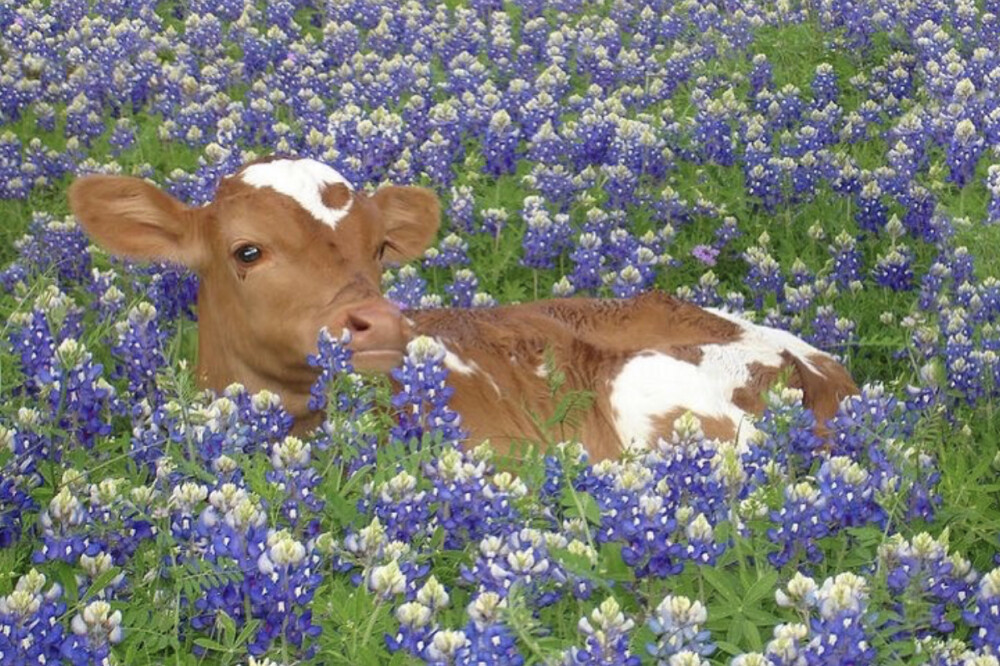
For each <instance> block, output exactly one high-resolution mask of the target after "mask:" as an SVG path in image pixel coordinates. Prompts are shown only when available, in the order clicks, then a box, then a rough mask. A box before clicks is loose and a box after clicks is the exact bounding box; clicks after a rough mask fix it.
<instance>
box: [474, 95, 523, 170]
mask: <svg viewBox="0 0 1000 666" xmlns="http://www.w3.org/2000/svg"><path fill="white" fill-rule="evenodd" d="M519 139H520V136H519V133H518V129H517V126H516V125H514V124H513V123H512V122H511V119H510V115H509V114H508V113H507V112H506V111H504V110H500V111H497V112H496V113H495V114H493V117H492V118H490V123H489V127H488V129H487V130H486V136H485V138H484V140H483V154H484V155H485V157H486V173H487V174H489V175H491V176H494V177H496V176H501V175H503V174H506V173H511V172H512V171H513V170H514V163H515V161H516V159H517V147H518V141H519Z"/></svg>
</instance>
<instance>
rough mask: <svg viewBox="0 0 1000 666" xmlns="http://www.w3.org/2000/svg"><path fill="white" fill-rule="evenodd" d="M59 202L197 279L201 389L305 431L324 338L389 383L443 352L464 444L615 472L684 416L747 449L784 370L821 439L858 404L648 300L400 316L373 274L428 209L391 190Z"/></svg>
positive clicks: (747, 329)
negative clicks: (418, 356) (558, 410)
mask: <svg viewBox="0 0 1000 666" xmlns="http://www.w3.org/2000/svg"><path fill="white" fill-rule="evenodd" d="M69 198H70V204H71V206H72V209H73V212H74V213H75V214H76V216H77V217H78V218H79V220H80V222H81V223H82V225H83V227H84V228H85V229H86V230H87V232H88V233H89V234H90V236H91V237H92V238H93V239H94V240H95V241H96V242H97V243H99V244H100V245H102V246H104V247H105V248H107V249H108V250H109V251H111V252H112V253H114V254H117V255H121V256H126V257H130V258H133V259H140V260H158V261H173V262H178V263H181V264H184V265H185V266H188V267H189V268H191V269H192V270H193V271H195V272H196V273H197V274H198V276H199V279H200V283H199V284H200V287H199V292H198V318H199V343H198V368H197V373H198V379H199V381H200V382H201V383H202V384H203V385H204V386H206V387H210V388H214V389H216V390H221V389H223V388H224V387H226V386H227V385H229V384H230V383H232V382H241V383H242V384H244V385H246V386H247V387H248V388H249V389H250V390H253V391H257V390H261V389H269V390H271V391H274V392H276V393H278V394H280V395H281V397H282V399H283V401H284V404H285V406H286V408H287V409H288V410H289V411H290V412H291V413H292V415H293V416H295V418H296V421H297V429H299V430H305V429H308V428H310V427H312V426H314V425H315V424H316V423H318V421H319V418H320V415H318V414H315V413H310V411H309V409H308V407H307V403H308V399H309V388H310V386H311V385H312V383H313V381H314V380H315V379H316V376H317V374H316V370H315V369H314V368H311V367H309V365H307V363H306V356H307V355H308V354H310V353H315V350H316V338H317V334H318V332H319V329H320V328H322V327H324V326H326V327H327V328H329V329H330V330H331V331H334V332H336V331H340V330H342V329H347V330H349V331H350V333H351V336H352V339H351V348H352V349H353V352H354V356H353V361H354V366H355V368H356V369H358V370H361V371H374V372H388V371H389V370H390V369H391V368H393V367H395V366H396V365H398V364H399V363H400V361H401V360H402V357H403V354H404V352H405V347H406V344H407V342H408V341H409V340H410V339H412V338H413V337H414V336H416V335H428V336H432V337H434V338H436V339H437V341H438V342H439V343H440V344H442V345H443V346H444V347H445V349H446V351H447V353H446V356H445V364H446V365H447V367H448V368H449V370H450V373H449V379H448V381H449V383H450V384H451V385H453V386H454V387H455V389H456V390H455V394H454V396H453V398H452V402H451V404H452V407H453V408H454V409H455V410H456V411H457V412H458V413H459V414H461V417H462V425H463V427H465V428H466V429H467V430H468V431H469V432H470V434H471V437H470V439H469V443H470V444H475V443H478V442H480V441H482V440H483V439H487V438H488V439H489V440H490V442H491V443H492V444H493V445H494V446H496V447H497V448H499V449H500V450H506V449H508V448H509V447H510V446H511V445H512V444H514V443H517V442H522V441H539V440H542V439H544V438H545V437H546V436H548V435H553V436H557V437H559V438H571V437H575V438H579V439H580V441H582V442H583V444H584V446H585V448H586V449H587V450H588V452H589V453H590V455H591V458H592V459H595V460H599V459H603V458H608V457H614V456H617V455H619V454H620V453H621V451H622V450H623V449H624V448H630V447H645V446H648V445H649V444H650V443H652V442H655V441H656V438H658V437H669V436H670V434H671V433H672V429H673V425H674V420H675V419H676V418H677V417H679V416H680V415H682V414H683V413H685V412H688V411H690V412H692V413H694V414H695V415H696V416H698V417H699V418H700V419H701V422H702V426H703V429H704V430H705V432H706V434H707V435H709V436H712V437H718V438H722V439H729V438H733V437H741V438H742V435H744V434H746V433H747V432H750V431H751V430H752V426H750V424H749V423H747V422H746V417H747V415H748V414H758V413H760V412H761V410H762V409H763V407H764V404H763V398H762V393H763V392H764V391H765V390H766V389H767V388H768V387H769V386H770V385H771V384H773V383H774V382H775V381H776V379H777V378H778V377H779V375H782V374H783V373H787V376H788V383H789V384H790V385H791V386H793V387H798V388H801V389H802V391H803V395H804V402H805V404H806V406H808V407H810V408H811V409H812V410H813V412H814V413H815V415H816V417H817V421H818V422H819V423H820V424H822V423H823V422H825V420H826V419H828V418H830V417H831V416H832V415H833V414H834V413H835V411H836V409H837V405H838V404H839V401H840V400H841V398H843V397H844V396H846V395H849V394H851V393H855V392H856V391H857V389H856V387H855V385H854V383H853V382H852V381H851V378H850V376H849V375H848V374H847V372H846V371H845V370H844V368H843V367H841V366H840V365H839V364H838V363H837V362H836V361H834V360H833V359H832V358H831V357H830V356H828V355H827V354H824V353H823V352H821V351H819V350H817V349H815V348H813V347H811V346H809V345H808V344H806V343H805V342H803V341H801V340H799V339H798V338H796V337H794V336H793V335H791V334H789V333H786V332H784V331H779V330H775V329H771V328H767V327H763V326H757V325H754V324H751V323H748V322H746V321H743V320H741V319H739V318H737V317H734V316H732V315H729V314H724V313H721V312H715V311H712V310H706V309H702V308H699V307H696V306H694V305H691V304H688V303H684V302H682V301H679V300H677V299H675V298H672V297H670V296H668V295H666V294H663V293H658V292H656V293H649V294H646V295H643V296H639V297H637V298H633V299H627V300H608V299H585V298H575V299H559V300H547V301H540V302H535V303H529V304H525V305H513V306H505V307H497V308H490V309H477V310H465V309H435V310H425V311H407V312H406V313H402V312H400V310H399V309H398V308H397V307H396V306H395V305H393V304H392V303H390V302H389V301H387V300H386V299H385V298H383V297H382V295H381V293H380V291H379V282H380V277H381V274H382V270H383V265H384V263H389V262H392V263H399V262H404V261H407V260H409V259H412V258H415V257H418V256H420V254H421V253H422V252H423V251H424V249H425V248H426V247H427V245H428V244H429V243H430V241H431V240H432V238H433V237H434V235H435V233H436V232H437V228H438V222H439V206H438V202H437V198H436V197H435V196H434V194H433V193H432V192H430V191H429V190H425V189H421V188H416V187H396V186H387V187H383V188H381V189H379V190H377V191H376V192H375V193H374V194H372V195H366V194H365V193H363V192H359V191H356V190H354V189H353V188H352V187H351V184H350V183H349V182H348V181H347V180H346V179H345V178H344V177H343V176H341V175H340V174H339V173H338V172H337V171H335V170H334V169H332V168H330V167H328V166H326V165H324V164H321V163H319V162H316V161H314V160H309V159H284V158H269V159H264V160H259V161H256V162H252V163H250V164H248V165H246V166H244V167H243V168H242V169H240V170H239V171H238V172H237V173H236V174H234V175H232V176H230V177H227V178H224V179H223V180H222V182H221V184H220V185H219V188H218V192H217V193H216V197H215V199H214V200H213V201H212V202H211V203H210V204H208V205H206V206H204V207H201V208H190V207H187V206H185V205H184V204H182V203H180V202H179V201H177V200H176V199H174V198H173V197H171V196H170V195H168V194H166V193H164V192H162V191H161V190H159V189H157V188H156V187H155V186H153V185H151V184H149V183H148V182H145V181H143V180H139V179H136V178H127V177H118V176H87V177H84V178H81V179H79V180H77V181H76V182H75V183H73V185H72V187H71V188H70V191H69ZM552 368H558V369H559V370H560V371H562V372H563V373H565V377H566V381H565V385H564V389H565V390H578V391H588V392H591V393H592V395H593V399H592V401H591V402H590V404H589V407H588V408H587V409H586V411H585V413H584V414H583V415H582V418H580V419H579V420H578V422H577V424H576V426H575V428H574V429H573V430H572V431H563V432H556V433H545V432H541V431H540V426H539V424H540V423H543V422H545V420H546V419H547V418H548V417H550V416H551V415H552V413H553V411H554V409H555V407H556V402H557V400H558V396H556V397H553V396H552V395H551V390H550V385H551V383H550V381H549V378H548V377H547V373H548V372H550V371H551V369H552Z"/></svg>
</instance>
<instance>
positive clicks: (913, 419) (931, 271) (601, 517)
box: [0, 0, 1000, 666]
mask: <svg viewBox="0 0 1000 666" xmlns="http://www.w3.org/2000/svg"><path fill="white" fill-rule="evenodd" d="M275 152H276V153H284V154H291V155H300V156H308V157H313V158H315V159H318V160H320V161H323V162H326V163H327V164H330V165H331V166H333V167H335V168H336V169H338V170H339V171H340V172H341V173H343V174H344V175H345V176H346V177H347V178H348V179H349V180H350V181H351V182H353V183H354V184H355V185H356V186H357V187H359V188H360V187H370V188H374V187H375V186H377V185H378V184H380V183H385V182H391V183H396V184H417V185H423V186H425V187H430V188H432V189H434V190H435V191H436V192H437V193H438V195H439V197H440V199H441V202H442V208H443V211H444V214H443V222H442V229H441V232H440V233H439V236H438V238H437V240H436V242H435V244H434V246H433V247H432V248H431V249H429V250H428V251H427V252H426V253H425V255H424V256H423V257H422V258H421V260H420V261H418V262H414V263H412V264H410V265H407V266H403V267H398V268H392V269H390V270H388V271H387V272H386V273H385V274H384V276H383V282H384V291H385V293H386V294H387V296H388V297H389V298H390V299H392V300H393V301H395V302H397V303H399V304H401V305H402V306H404V307H407V308H437V307H474V308H480V307H491V306H493V305H495V304H506V303H514V302H526V301H530V300H533V299H538V298H551V297H557V298H558V297H567V298H568V297H573V296H575V295H588V296H594V295H597V296H605V297H628V296H633V295H636V294H639V293H642V292H645V291H648V290H651V289H660V290H664V291H666V292H669V293H672V294H676V295H679V296H681V297H683V298H685V299H687V300H690V301H692V302H695V303H697V304H699V305H704V306H712V307H717V308H722V309H724V310H728V311H731V312H734V313H745V316H747V317H750V318H754V319H755V320H756V321H758V322H761V323H765V324H767V325H769V326H774V327H777V328H782V329H787V330H789V331H792V332H793V333H795V334H796V335H798V336H800V337H802V338H804V339H805V340H807V341H809V342H810V343H812V344H814V345H816V346H817V347H820V348H822V349H824V350H826V351H828V352H830V353H832V354H834V355H836V356H837V357H838V358H839V359H841V360H842V361H843V363H844V364H845V365H846V367H848V368H849V369H850V371H851V373H852V374H853V376H854V377H855V379H856V380H857V382H858V384H859V385H861V386H862V390H861V393H860V394H859V395H857V396H854V397H851V398H848V399H846V400H845V401H844V402H843V404H842V406H841V409H840V412H839V413H838V415H837V416H836V417H835V418H834V419H833V420H832V421H831V422H830V423H829V429H830V433H831V434H830V436H829V438H828V439H821V438H820V437H818V436H817V435H816V433H815V429H814V426H815V425H816V423H815V419H814V418H813V416H812V414H811V412H809V411H807V410H805V409H804V408H803V407H802V405H801V393H800V392H798V391H797V390H794V389H788V388H784V387H781V386H778V387H776V388H775V389H773V390H772V391H771V392H770V393H769V394H768V396H767V408H766V410H765V412H764V413H763V414H762V415H761V416H760V418H759V419H758V421H757V423H756V428H757V430H758V431H759V434H758V435H756V436H755V437H753V438H752V439H751V440H750V442H749V443H747V444H745V445H738V444H736V443H735V442H720V441H715V440H710V439H707V438H706V437H705V436H704V434H703V433H702V431H701V425H700V423H699V422H698V420H697V419H696V418H693V417H690V416H685V417H682V419H681V421H680V424H679V427H678V429H677V433H676V434H675V436H674V437H673V439H672V440H671V441H662V440H661V441H660V443H659V444H658V445H657V446H656V447H654V448H653V449H651V450H649V451H648V452H644V453H642V454H638V453H633V454H629V455H628V456H626V457H624V458H622V459H621V460H615V461H603V462H599V463H596V464H591V463H590V462H588V460H587V458H586V456H585V454H584V453H583V448H582V446H581V444H580V443H579V442H574V441H571V440H568V439H566V438H565V437H564V436H563V433H564V432H565V431H566V430H567V429H570V430H571V429H572V426H573V424H574V422H575V421H574V419H575V418H577V417H578V415H579V412H580V408H581V407H580V406H581V405H584V404H586V402H587V396H585V395H578V394H574V393H572V392H567V391H565V390H564V387H563V383H564V379H565V374H564V371H565V369H562V368H557V367H553V368H550V369H549V370H550V372H549V373H548V376H549V378H550V379H549V381H550V383H551V387H550V388H551V391H552V394H553V396H556V398H557V399H558V400H559V407H560V408H559V409H557V410H556V417H553V419H552V420H550V421H549V422H546V423H544V424H542V425H543V426H544V428H543V429H544V430H546V431H547V432H548V433H549V436H548V437H547V438H546V439H545V440H544V441H538V442H533V443H525V445H524V446H523V447H521V448H519V449H518V450H516V451H515V452H514V454H513V455H511V456H507V457H501V456H499V455H496V454H494V453H493V452H491V450H490V448H489V445H488V444H481V445H478V446H473V445H475V444H479V443H478V442H473V443H471V444H469V445H463V432H462V428H461V420H460V418H456V415H455V413H454V412H453V411H452V410H451V409H450V407H449V405H448V398H449V397H450V392H451V389H450V388H448V387H447V386H446V383H447V374H448V373H447V369H446V368H445V366H444V364H443V355H444V353H443V350H442V349H440V348H439V347H438V346H436V345H435V344H434V343H433V342H430V341H428V340H427V339H420V338H418V339H417V340H415V341H414V342H413V343H411V345H410V347H409V348H408V355H407V358H406V361H405V363H404V365H403V366H401V367H400V368H398V369H397V370H395V371H394V373H393V378H394V379H395V381H389V379H388V378H380V377H372V376H361V375H357V374H354V373H353V372H352V371H351V358H350V352H349V351H348V350H347V349H346V348H345V347H344V346H343V339H342V338H341V337H340V336H339V335H338V334H337V332H333V335H331V334H329V333H327V332H325V331H324V332H322V333H319V332H318V333H319V338H318V346H317V353H316V354H315V356H312V357H310V359H309V362H310V363H311V364H312V365H313V366H314V367H315V368H316V372H317V377H318V379H317V381H316V384H315V385H314V386H313V389H312V400H313V402H312V405H313V406H314V407H316V408H317V409H323V410H326V413H327V415H328V416H327V419H326V421H325V423H324V424H323V426H322V427H321V428H320V429H318V430H317V431H316V432H314V433H312V434H311V435H308V436H292V435H291V434H290V429H291V425H292V423H291V418H290V417H289V415H288V414H287V413H286V412H285V410H284V409H283V408H282V405H281V403H280V400H279V399H278V398H277V396H276V395H274V394H270V393H267V392H263V393H258V394H250V393H248V392H247V391H246V390H245V389H244V388H243V387H241V386H238V385H234V386H231V387H229V388H228V389H227V390H226V391H224V392H223V393H222V394H221V395H216V394H212V393H209V392H206V391H202V390H200V389H199V388H198V386H197V385H196V383H195V380H194V376H193V372H192V368H193V366H194V358H195V347H196V340H197V324H196V321H197V305H196V302H195V301H196V293H197V278H196V277H195V276H194V275H192V274H190V273H188V272H186V271H185V270H183V269H181V268H179V267H176V266H172V265H167V264H158V265H139V264H134V263H130V262H127V261H124V260H120V259H116V258H114V257H111V256H109V255H107V254H106V253H104V252H103V251H101V250H100V249H98V248H96V247H94V246H92V245H90V243H89V241H88V239H87V238H86V236H85V235H84V234H83V232H82V231H81V229H80V228H79V227H78V225H77V224H76V222H75V221H74V219H73V217H72V216H71V215H68V207H67V203H66V188H67V186H68V184H69V183H70V182H71V181H72V179H73V177H75V176H78V175H83V174H91V173H121V174H131V175H136V176H141V177H146V178H149V179H151V180H152V181H154V182H156V183H157V184H158V185H160V186H162V187H163V188H164V189H166V190H167V191H168V192H170V193H172V194H173V195H174V196H176V197H178V198H179V199H181V200H182V201H184V202H186V203H189V204H192V205H200V204H203V203H206V202H208V201H210V200H211V199H212V197H213V194H214V191H215V186H216V183H217V182H218V180H219V178H220V177H222V176H224V175H227V174H230V173H232V172H234V171H235V170H236V169H237V168H239V166H240V165H242V164H243V163H244V162H246V161H248V160H250V159H252V158H253V157H255V156H262V155H266V154H270V153H275ZM994 163H996V164H995V165H994ZM275 224H280V220H277V221H275ZM998 248H1000V0H981V1H973V0H801V1H800V0H778V1H777V2H771V1H768V0H697V1H696V0H599V1H598V0H549V1H546V0H464V1H463V0H447V1H445V2H432V1H431V0H402V1H401V2H386V1H384V0H279V1H277V2H258V1H257V0H168V1H164V2H155V1H151V0H102V1H101V2H94V3H88V2H86V1H85V0H48V1H45V2H43V1H42V0H33V1H30V2H23V1H14V0H0V664H3V665H4V666H6V665H7V664H12V665H15V664H57V663H61V664H74V665H82V664H146V663H150V664H256V665H263V664H269V665H274V664H306V663H311V664H339V663H342V664H352V665H367V664H404V663H429V664H470V665H471V664H476V665H479V664H484V665H485V664H514V665H516V664H565V665H582V664H662V665H666V666H702V665H710V664H711V665H723V664H732V665H734V666H806V665H808V666H813V665H820V664H822V665H835V664H856V665H861V664H932V665H935V666H946V665H948V666H952V665H965V666H971V665H976V666H990V665H992V666H1000V661H998V656H1000V568H998V564H1000V556H998V553H1000V549H998V546H1000V502H998V501H1000V479H998V475H1000V415H998V414H997V409H998V407H1000V404H998V403H997V400H998V398H1000V279H998V278H1000V251H998ZM662 381H670V378H662Z"/></svg>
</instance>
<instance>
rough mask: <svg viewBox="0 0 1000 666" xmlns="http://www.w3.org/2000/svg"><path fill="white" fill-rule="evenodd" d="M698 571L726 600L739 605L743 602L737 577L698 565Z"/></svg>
mask: <svg viewBox="0 0 1000 666" xmlns="http://www.w3.org/2000/svg"><path fill="white" fill-rule="evenodd" d="M699 571H700V572H701V575H702V576H704V578H705V581H706V582H707V583H708V584H709V586H711V588H712V589H713V590H715V591H716V592H718V593H719V594H721V595H722V596H723V597H724V598H725V599H726V601H728V602H730V603H731V604H734V605H735V606H737V607H739V606H741V605H742V604H743V597H742V595H741V594H740V587H741V586H740V583H739V579H738V578H736V576H734V575H733V574H731V573H728V572H726V571H722V570H720V569H713V568H711V567H700V568H699Z"/></svg>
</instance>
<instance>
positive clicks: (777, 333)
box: [705, 308, 833, 375]
mask: <svg viewBox="0 0 1000 666" xmlns="http://www.w3.org/2000/svg"><path fill="white" fill-rule="evenodd" d="M705 310H707V311H708V312H711V313H712V314H714V315H716V316H718V317H722V318H723V319H725V320H727V321H731V322H733V323H734V324H736V325H737V326H739V327H740V328H742V329H743V337H742V338H740V339H739V341H737V342H736V343H734V344H736V345H739V346H741V347H745V348H746V349H747V353H748V354H749V355H750V356H751V358H750V360H749V361H747V362H748V363H753V362H754V361H757V362H758V363H763V364H765V365H780V364H781V352H783V351H787V352H789V353H790V354H792V356H795V357H797V358H798V359H799V360H800V361H802V362H803V363H804V364H805V365H806V366H808V367H809V369H810V370H812V371H813V372H815V373H816V374H818V375H822V374H823V373H822V372H821V371H820V370H819V368H817V367H816V366H815V365H814V364H813V363H812V361H810V360H809V357H810V356H812V355H813V354H821V355H823V356H829V354H827V353H826V352H824V351H820V350H819V349H816V348H815V347H813V346H812V345H811V344H809V343H808V342H806V341H804V340H801V339H799V338H797V337H795V336H794V335H792V334H791V333H789V332H788V331H783V330H781V329H780V328H771V327H770V326H761V325H760V324H754V323H752V322H749V321H747V320H746V319H742V318H740V317H737V316H736V315H734V314H732V313H729V312H723V311H722V310H716V309H715V308H705ZM830 358H831V359H832V358H833V357H830Z"/></svg>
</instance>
